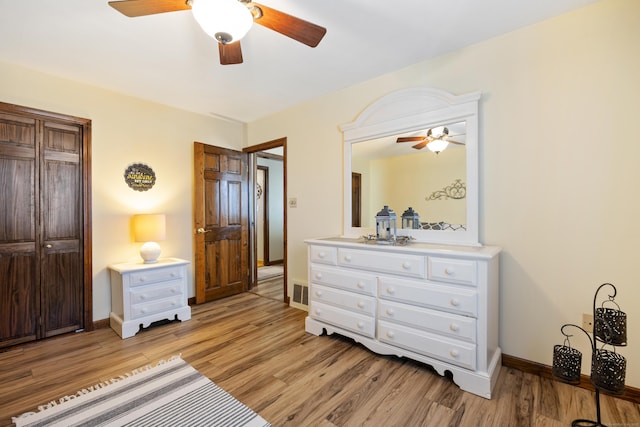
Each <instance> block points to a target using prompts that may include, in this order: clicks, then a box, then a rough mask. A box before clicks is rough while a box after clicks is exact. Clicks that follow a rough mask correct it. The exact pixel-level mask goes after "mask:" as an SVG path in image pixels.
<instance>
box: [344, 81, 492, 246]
mask: <svg viewBox="0 0 640 427" xmlns="http://www.w3.org/2000/svg"><path fill="white" fill-rule="evenodd" d="M480 97H481V93H480V92H472V93H468V94H465V95H453V94H451V93H449V92H445V91H443V90H440V89H433V88H425V87H414V88H407V89H401V90H398V91H395V92H392V93H390V94H388V95H385V96H383V97H382V98H380V99H378V100H377V101H375V102H374V103H372V104H371V105H369V106H368V107H367V108H366V109H365V110H364V111H362V113H360V115H359V116H358V118H357V119H356V120H355V121H353V122H351V123H346V124H343V125H341V126H340V130H341V131H342V133H343V137H344V206H343V208H344V219H343V221H344V223H343V230H344V232H343V234H344V237H360V236H365V235H369V234H375V229H370V228H362V227H351V224H352V222H351V146H352V145H353V144H356V143H359V142H364V141H368V140H371V139H377V138H382V137H386V136H392V135H398V134H403V133H407V132H413V131H419V130H424V129H428V128H431V127H435V126H438V125H446V124H450V123H456V122H460V121H465V122H466V126H467V128H466V132H467V134H466V142H465V145H466V155H467V157H466V161H467V164H466V174H467V176H466V185H467V194H466V198H467V212H466V214H467V215H466V217H467V223H466V230H465V231H460V230H457V231H450V230H437V231H436V230H408V229H402V228H398V235H409V236H411V237H413V238H414V239H415V240H416V241H417V242H425V243H438V244H452V245H467V246H481V243H480V242H479V239H478V202H479V198H478V164H479V161H478V148H479V147H478V146H479V137H478V102H479V100H480ZM391 208H392V209H394V210H396V211H398V212H402V211H404V209H406V208H407V206H391Z"/></svg>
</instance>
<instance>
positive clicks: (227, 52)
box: [218, 40, 242, 65]
mask: <svg viewBox="0 0 640 427" xmlns="http://www.w3.org/2000/svg"><path fill="white" fill-rule="evenodd" d="M218 52H219V53H220V64H221V65H233V64H242V49H241V48H240V40H238V41H237V42H233V43H227V44H222V43H218Z"/></svg>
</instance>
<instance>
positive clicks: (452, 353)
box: [449, 350, 460, 359]
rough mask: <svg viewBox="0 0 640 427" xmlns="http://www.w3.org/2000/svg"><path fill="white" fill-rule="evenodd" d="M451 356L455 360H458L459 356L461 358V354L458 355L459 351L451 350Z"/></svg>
mask: <svg viewBox="0 0 640 427" xmlns="http://www.w3.org/2000/svg"><path fill="white" fill-rule="evenodd" d="M449 356H451V357H453V358H454V359H457V358H458V356H460V353H458V350H451V351H450V352H449Z"/></svg>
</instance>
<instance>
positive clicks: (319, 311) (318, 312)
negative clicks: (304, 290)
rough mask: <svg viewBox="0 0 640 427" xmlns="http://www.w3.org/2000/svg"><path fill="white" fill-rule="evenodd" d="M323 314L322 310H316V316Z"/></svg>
mask: <svg viewBox="0 0 640 427" xmlns="http://www.w3.org/2000/svg"><path fill="white" fill-rule="evenodd" d="M321 314H322V310H320V309H319V308H316V316H320V315H321Z"/></svg>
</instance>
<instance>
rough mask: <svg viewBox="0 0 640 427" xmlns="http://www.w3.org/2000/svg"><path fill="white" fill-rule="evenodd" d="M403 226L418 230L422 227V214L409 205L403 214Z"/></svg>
mask: <svg viewBox="0 0 640 427" xmlns="http://www.w3.org/2000/svg"><path fill="white" fill-rule="evenodd" d="M402 228H409V229H413V230H418V229H419V228H420V215H418V212H416V211H414V210H413V208H412V207H409V209H407V210H406V211H404V213H403V214H402Z"/></svg>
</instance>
